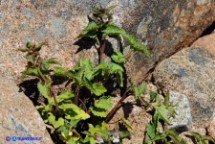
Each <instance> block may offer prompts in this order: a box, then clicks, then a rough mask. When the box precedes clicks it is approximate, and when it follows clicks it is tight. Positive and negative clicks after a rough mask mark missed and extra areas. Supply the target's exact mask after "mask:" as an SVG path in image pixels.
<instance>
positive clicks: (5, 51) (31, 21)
mask: <svg viewBox="0 0 215 144" xmlns="http://www.w3.org/2000/svg"><path fill="white" fill-rule="evenodd" d="M100 2H101V4H102V5H104V6H108V5H115V4H116V5H118V6H117V8H116V9H115V10H114V12H113V14H114V22H115V23H117V24H118V25H119V26H122V27H123V28H125V29H126V31H127V32H128V33H131V34H134V35H136V36H137V37H138V38H139V39H140V40H141V41H142V42H144V43H145V44H146V45H147V47H148V48H149V49H150V51H151V53H152V58H151V59H146V58H144V57H143V55H142V54H139V53H135V54H133V55H132V56H131V58H130V59H129V61H128V63H127V67H128V72H129V73H130V76H131V77H132V79H133V80H135V81H136V82H139V81H142V80H143V79H144V75H145V74H146V73H147V72H148V71H149V70H150V69H151V68H152V67H153V66H154V65H155V64H156V63H157V62H159V61H160V60H161V59H164V58H166V57H168V56H170V55H171V54H173V53H175V52H176V51H177V50H178V49H180V48H183V47H184V46H187V45H189V44H191V42H193V41H194V40H195V39H196V38H197V37H199V36H200V35H201V34H202V32H203V31H204V30H205V29H206V28H207V27H208V26H209V25H210V24H211V23H212V22H213V21H214V20H215V1H214V0H210V1H209V0H204V1H199V0H194V1H190V0H177V1H170V0H162V1H151V0H142V1H137V0H112V1H111V0H104V1H100ZM97 3H98V2H96V1H94V0H70V1H60V0H43V1H36V0H24V1H21V0H11V1H8V0H1V1H0V9H1V11H0V75H1V76H3V77H7V78H9V79H14V78H17V77H18V76H19V73H20V72H21V71H22V70H23V69H24V65H25V60H24V58H23V54H21V53H17V51H16V50H17V48H18V47H23V45H24V44H25V43H26V42H27V41H33V42H40V41H43V40H47V41H48V43H49V46H48V47H46V48H45V49H44V50H43V51H42V54H43V55H45V56H47V57H56V58H58V59H59V61H60V62H62V63H63V65H64V66H67V67H71V66H73V65H74V63H76V61H77V56H76V55H75V52H76V51H77V48H78V47H77V46H74V45H73V43H74V42H75V38H76V37H77V36H78V34H79V33H80V32H81V30H82V29H83V27H84V26H86V25H87V22H88V21H87V14H89V11H90V9H91V7H93V6H95V5H96V4H97ZM167 7H168V9H167ZM87 53H88V54H87V55H89V56H90V57H95V52H94V51H93V52H87ZM62 55H63V56H62ZM134 73H135V74H134Z"/></svg>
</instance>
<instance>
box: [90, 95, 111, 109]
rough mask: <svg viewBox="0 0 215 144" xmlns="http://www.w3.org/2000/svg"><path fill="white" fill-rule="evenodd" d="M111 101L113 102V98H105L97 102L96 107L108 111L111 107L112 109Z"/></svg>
mask: <svg viewBox="0 0 215 144" xmlns="http://www.w3.org/2000/svg"><path fill="white" fill-rule="evenodd" d="M111 100H112V98H111V97H108V96H103V97H101V98H100V99H99V100H97V101H95V104H94V106H95V107H97V108H101V109H105V110H107V109H109V108H110V107H112V103H111Z"/></svg>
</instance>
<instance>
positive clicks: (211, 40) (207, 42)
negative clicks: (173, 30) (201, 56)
mask: <svg viewBox="0 0 215 144" xmlns="http://www.w3.org/2000/svg"><path fill="white" fill-rule="evenodd" d="M192 46H200V47H203V48H205V49H206V50H208V51H209V52H210V53H211V54H212V55H214V56H215V33H212V34H209V35H206V36H204V37H200V38H199V39H197V40H196V41H195V42H194V43H193V44H192Z"/></svg>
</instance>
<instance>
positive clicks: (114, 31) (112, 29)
mask: <svg viewBox="0 0 215 144" xmlns="http://www.w3.org/2000/svg"><path fill="white" fill-rule="evenodd" d="M102 32H103V33H104V35H108V36H119V35H122V36H123V37H124V38H125V39H126V40H127V41H128V43H129V45H130V46H131V49H133V50H135V51H139V52H142V53H144V54H145V56H147V57H149V56H150V53H149V51H148V50H147V48H146V47H145V46H144V45H143V44H141V43H140V42H139V41H138V39H136V38H135V37H134V36H132V35H129V34H126V32H125V31H124V30H123V29H121V28H119V27H118V26H116V25H113V24H108V25H107V26H106V28H105V29H104V30H103V31H102Z"/></svg>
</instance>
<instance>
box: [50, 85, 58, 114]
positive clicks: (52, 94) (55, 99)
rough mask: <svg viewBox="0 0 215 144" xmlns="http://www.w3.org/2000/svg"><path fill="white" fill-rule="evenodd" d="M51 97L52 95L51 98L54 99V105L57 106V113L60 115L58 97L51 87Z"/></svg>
mask: <svg viewBox="0 0 215 144" xmlns="http://www.w3.org/2000/svg"><path fill="white" fill-rule="evenodd" d="M50 95H51V97H53V99H54V103H55V106H56V113H57V114H58V112H59V107H58V103H57V98H56V96H55V95H54V93H53V91H52V88H51V87H50Z"/></svg>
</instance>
